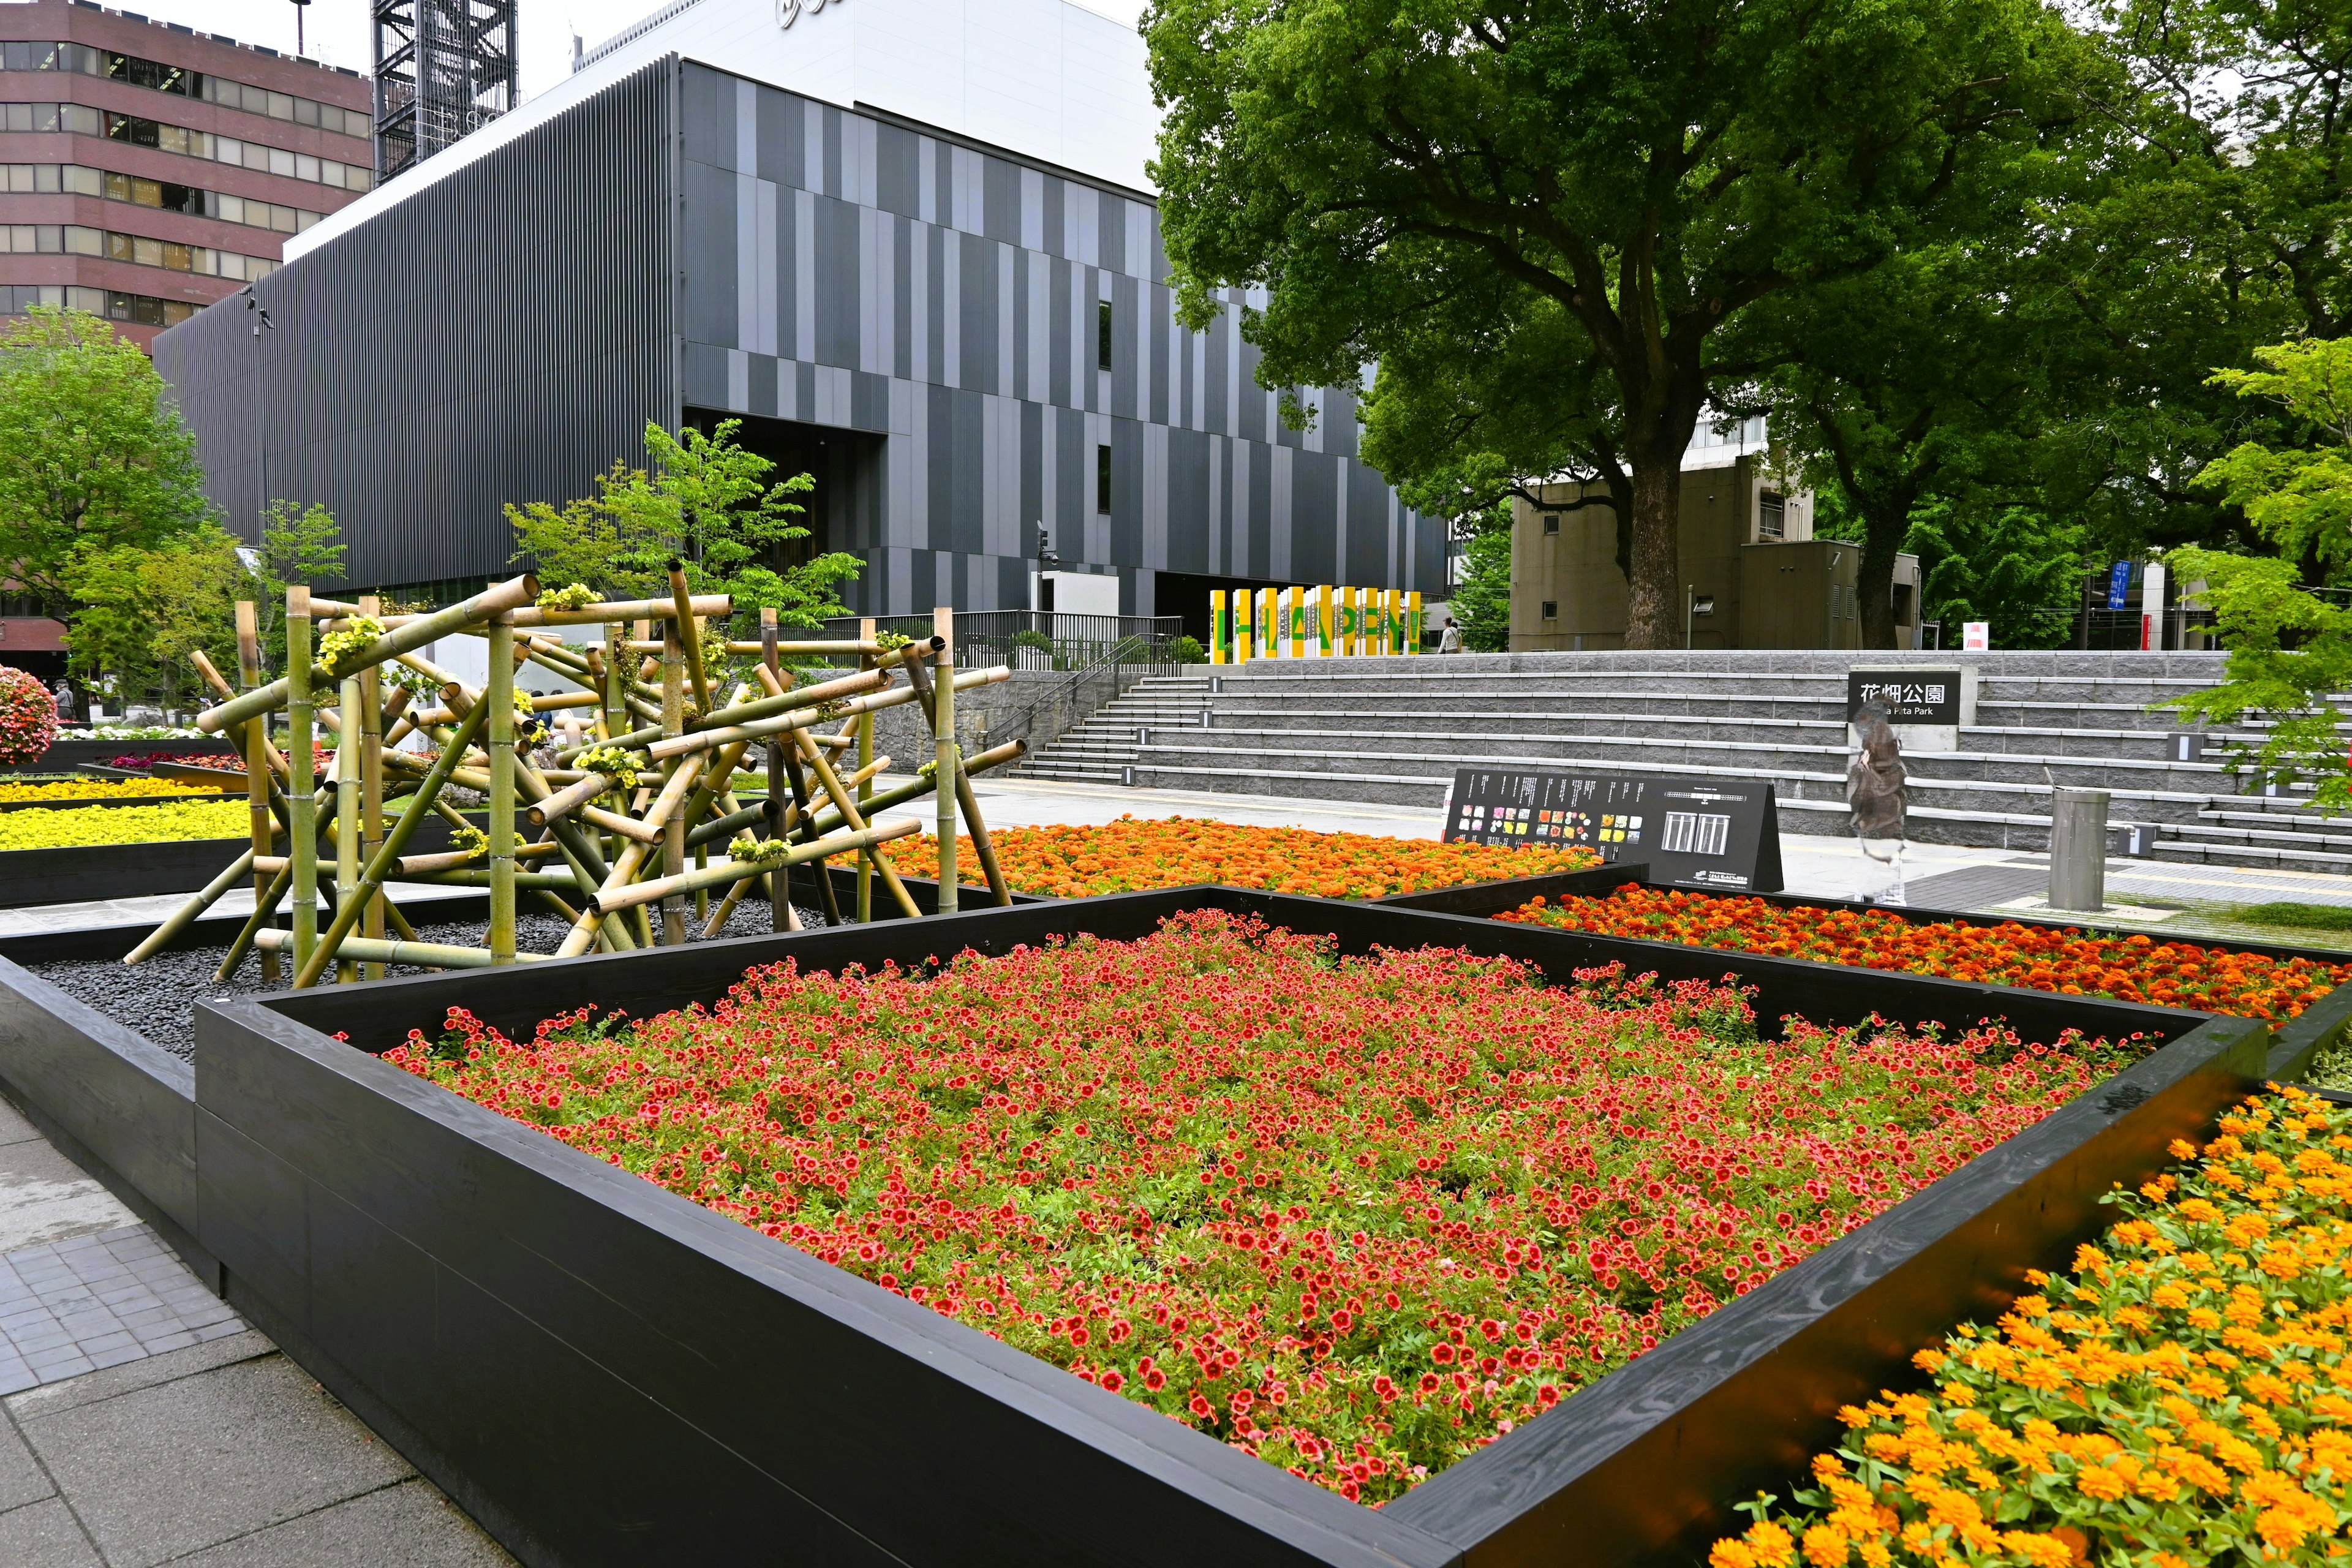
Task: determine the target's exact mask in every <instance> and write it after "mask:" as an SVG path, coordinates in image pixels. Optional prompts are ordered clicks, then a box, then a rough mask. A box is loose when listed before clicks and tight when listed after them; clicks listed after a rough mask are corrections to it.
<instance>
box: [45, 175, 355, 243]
mask: <svg viewBox="0 0 2352 1568" xmlns="http://www.w3.org/2000/svg"><path fill="white" fill-rule="evenodd" d="M0 191H5V192H8V193H11V194H14V195H25V194H32V195H44V194H58V195H79V196H100V197H103V198H104V199H106V200H107V201H110V202H129V203H131V204H132V205H136V206H142V207H155V208H158V209H159V210H161V211H163V212H176V213H186V214H188V215H190V216H194V217H213V218H218V219H220V220H221V221H222V222H223V223H236V224H243V225H245V226H247V227H248V228H267V229H274V230H276V231H277V232H278V233H279V234H299V233H301V232H302V231H303V230H304V229H306V228H309V227H310V226H311V225H312V224H314V223H317V222H318V221H319V220H320V217H322V216H325V215H324V214H322V213H314V212H308V211H305V210H303V209H302V208H299V207H289V206H280V205H278V204H277V203H275V202H262V201H255V200H253V199H252V198H251V197H248V196H232V195H226V194H224V193H222V192H219V191H207V190H203V189H200V188H198V187H196V186H194V185H183V184H175V183H173V182H172V181H169V180H150V179H146V178H144V177H142V176H140V175H136V174H119V173H117V172H115V171H113V170H111V169H92V168H89V167H87V166H85V165H83V164H80V163H0Z"/></svg>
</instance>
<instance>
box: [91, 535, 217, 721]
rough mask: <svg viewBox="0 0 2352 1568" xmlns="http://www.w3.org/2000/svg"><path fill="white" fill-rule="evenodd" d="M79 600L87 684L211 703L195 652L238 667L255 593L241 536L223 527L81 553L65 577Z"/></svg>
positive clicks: (170, 700)
mask: <svg viewBox="0 0 2352 1568" xmlns="http://www.w3.org/2000/svg"><path fill="white" fill-rule="evenodd" d="M58 581H59V584H60V585H61V586H62V587H63V588H64V589H65V590H66V592H67V593H68V594H69V595H71V596H72V603H73V609H72V612H71V618H70V620H69V622H68V637H67V647H68V668H70V669H71V670H72V671H73V673H74V675H75V677H76V678H77V679H81V680H84V681H89V680H94V679H100V677H101V676H110V677H112V678H113V681H114V689H115V691H116V693H117V695H118V696H119V698H121V700H125V701H136V700H142V699H152V700H155V701H157V702H159V703H161V704H162V705H163V706H165V707H167V708H185V707H192V706H203V705H205V702H206V701H208V700H209V699H208V697H207V689H206V688H205V685H204V683H203V680H202V679H201V678H200V677H199V676H198V675H197V673H196V670H195V667H194V665H193V664H192V663H191V662H190V660H189V655H190V654H192V653H195V652H199V651H201V652H202V653H203V654H204V655H205V657H206V658H209V659H211V660H212V661H213V664H214V666H215V668H218V669H220V670H222V671H224V672H230V673H233V672H234V671H235V670H236V601H237V599H238V598H239V597H241V596H242V595H245V594H246V593H247V591H248V579H247V575H246V572H245V568H244V566H243V564H242V563H240V562H239V561H238V559H237V554H236V540H235V539H234V538H232V537H231V536H230V535H229V534H228V533H227V531H225V530H223V529H222V528H220V527H219V526H218V525H217V524H215V523H209V522H207V523H204V524H201V525H199V526H198V527H196V528H194V529H191V530H189V531H186V532H184V533H182V534H180V535H178V536H177V537H174V538H172V539H170V540H167V541H164V542H160V543H158V544H156V545H155V546H153V547H152V548H146V547H142V546H140V545H136V544H128V543H123V544H115V545H111V546H108V547H104V548H98V549H84V550H81V551H79V552H76V554H75V555H74V556H73V557H72V558H71V559H70V560H68V562H67V563H65V565H64V567H63V570H62V572H61V574H60V576H59V578H58Z"/></svg>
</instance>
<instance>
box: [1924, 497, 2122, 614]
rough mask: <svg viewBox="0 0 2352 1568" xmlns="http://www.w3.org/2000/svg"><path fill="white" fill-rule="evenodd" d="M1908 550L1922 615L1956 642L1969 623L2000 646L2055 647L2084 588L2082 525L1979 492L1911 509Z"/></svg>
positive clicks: (1930, 501)
mask: <svg viewBox="0 0 2352 1568" xmlns="http://www.w3.org/2000/svg"><path fill="white" fill-rule="evenodd" d="M1904 548H1905V549H1906V550H1908V551H1910V552H1912V553H1914V554H1916V555H1917V556H1918V557H1919V575H1920V593H1919V599H1920V616H1921V618H1923V619H1925V620H1930V621H1940V622H1942V623H1943V627H1944V646H1945V647H1958V646H1959V630H1960V625H1961V623H1962V622H1965V621H1984V622H1987V623H1989V624H1990V632H1991V636H1992V646H1993V647H2061V646H2063V644H2064V643H2065V642H2066V640H2067V638H2068V637H2071V636H2072V635H2073V634H2074V604H2075V603H2076V601H2078V600H2079V599H2080V598H2081V597H2082V592H2083V554H2082V551H2083V530H2082V527H2081V525H2080V524H2078V523H2073V522H2068V521H2063V520H2061V519H2056V518H2053V517H2051V516H2049V515H2048V514H2047V513H2044V512H2041V511H2037V510H2033V509H2032V508H2030V507H2025V506H2016V505H2004V504H2002V503H2001V502H2000V501H1999V500H1994V499H1992V498H1989V497H1986V496H1983V495H1979V494H1973V493H1969V494H1963V495H1961V496H1958V497H1957V498H1945V497H1940V496H1939V497H1937V498H1935V499H1933V500H1928V501H1927V502H1925V503H1924V504H1922V505H1921V506H1920V507H1919V508H1918V510H1916V511H1915V512H1914V513H1913V514H1912V517H1911V527H1910V530H1909V531H1908V534H1907V536H1906V541H1905V544H1904Z"/></svg>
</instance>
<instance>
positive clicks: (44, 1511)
mask: <svg viewBox="0 0 2352 1568" xmlns="http://www.w3.org/2000/svg"><path fill="white" fill-rule="evenodd" d="M0 1563H6V1564H7V1565H8V1568H107V1565H106V1563H105V1562H104V1560H102V1559H101V1558H100V1556H99V1555H98V1553H97V1552H93V1551H91V1550H90V1546H89V1537H88V1536H86V1535H84V1534H83V1533H82V1531H81V1526H79V1524H76V1523H75V1522H74V1517H73V1514H72V1513H71V1512H70V1511H68V1510H67V1508H66V1505H65V1504H63V1503H61V1502H58V1501H57V1500H55V1499H51V1500H48V1501H47V1502H37V1503H28V1504H26V1506H25V1507H23V1508H12V1509H10V1510H8V1511H7V1512H5V1513H0Z"/></svg>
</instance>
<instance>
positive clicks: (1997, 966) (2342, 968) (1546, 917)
mask: <svg viewBox="0 0 2352 1568" xmlns="http://www.w3.org/2000/svg"><path fill="white" fill-rule="evenodd" d="M1495 918H1496V920H1502V921H1522V922H1525V923H1528V924H1533V925H1549V926H1561V927H1565V928H1566V929H1568V930H1570V931H1594V932H1597V933H1599V934H1601V935H1603V936H1633V937H1647V938H1649V939H1650V940H1652V941H1654V942H1686V943H1689V944H1690V945H1692V946H1696V947H1734V948H1739V949H1741V950H1743V951H1745V952H1764V953H1770V954H1772V955H1774V956H1775V957H1780V958H1808V959H1811V960H1813V961H1815V962H1816V963H1843V964H1848V965H1852V966H1853V967H1856V968H1862V969H1901V970H1907V971H1909V972H1910V973H1914V974H1940V975H1946V976H1948V977H1949V978H1951V979H1954V980H1976V981H1989V982H1990V983H1991V984H1996V985H2021V986H2023V987H2025V988H2026V989H2028V990H2032V991H2058V992H2063V993H2064V994H2067V995H2069V996H2114V997H2118V998H2120V999H2121V1000H2123V1001H2126V1002H2148V1003H2154V1004H2155V1005H2158V1006H2162V1007H2195V1008H2199V1009H2201V1010H2203V1011H2206V1012H2211V1013H2231V1014H2235V1015H2236V1016H2240V1017H2245V1018H2269V1019H2282V1018H2292V1017H2294V1016H2295V1015H2296V1014H2297V1013H2300V1012H2302V1011H2303V1010H2304V1009H2305V1007H2308V1006H2310V1005H2312V1004H2313V1003H2314V1002H2316V1001H2318V1000H2319V999H2320V998H2321V997H2322V996H2325V995H2326V994H2328V993H2329V992H2330V991H2333V990H2334V989H2335V988H2336V986H2338V985H2341V984H2344V982H2345V981H2347V979H2352V963H2315V962H2313V961H2312V960H2310V959H2305V958H2291V959H2275V958H2264V957H2263V956H2261V955H2260V954H2258V953H2251V952H2231V950H2230V949H2228V948H2226V947H2201V946H2199V945H2197V944H2196V943H2194V942H2158V941H2157V940H2156V939H2155V938H2154V937H2150V936H2146V935H2141V934H2134V935H2131V936H2111V935H2107V934H2105V933H2103V932H2099V931H2080V930H2077V929H2076V928H2074V927H2073V926H2066V927H2063V928H2062V927H2057V926H2039V925H2024V924H2021V923H2019V922H2017V921H2003V922H2001V923H2000V925H1996V926H1972V925H1961V924H1958V923H1955V922H1951V921H1938V922H1937V923H1934V924H1931V925H1916V924H1914V923H1912V922H1911V921H1906V920H1905V919H1903V918H1902V917H1901V916H1900V915H1895V914H1890V913H1887V912H1886V911H1885V910H1868V911H1866V912H1864V911H1859V910H1811V909H1782V908H1780V907H1779V906H1778V905H1775V904H1769V903H1767V902H1765V901H1764V900H1762V899H1756V898H1725V897H1721V896H1718V895H1716V894H1713V893H1683V892H1671V891H1668V890H1665V889H1658V888H1645V887H1642V886H1640V885H1639V884H1635V883H1628V884H1627V885H1626V886H1624V887H1622V888H1619V889H1616V890H1615V891H1614V892H1612V893H1610V894H1608V895H1607V896H1606V897H1602V898H1580V899H1562V900H1559V902H1558V903H1549V902H1547V901H1546V900H1542V899H1537V900H1534V901H1533V902H1531V903H1528V904H1523V905H1521V906H1520V907H1519V908H1517V909H1516V910H1510V911H1509V912H1507V913H1505V914H1500V915H1496V917H1495Z"/></svg>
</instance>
